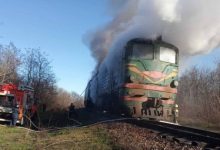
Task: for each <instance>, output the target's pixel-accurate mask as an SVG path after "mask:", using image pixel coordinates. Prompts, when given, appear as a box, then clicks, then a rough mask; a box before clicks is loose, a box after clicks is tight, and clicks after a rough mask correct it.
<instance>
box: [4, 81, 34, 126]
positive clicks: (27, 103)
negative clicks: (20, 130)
mask: <svg viewBox="0 0 220 150" xmlns="http://www.w3.org/2000/svg"><path fill="white" fill-rule="evenodd" d="M33 95H34V89H33V88H32V87H29V86H23V85H19V86H17V85H15V84H1V85H0V121H4V122H10V121H11V119H12V109H13V107H18V110H19V113H18V121H17V123H18V124H20V125H23V124H24V119H25V118H24V116H25V115H24V114H27V113H28V112H29V110H30V108H31V105H32V104H33V103H34V99H33Z"/></svg>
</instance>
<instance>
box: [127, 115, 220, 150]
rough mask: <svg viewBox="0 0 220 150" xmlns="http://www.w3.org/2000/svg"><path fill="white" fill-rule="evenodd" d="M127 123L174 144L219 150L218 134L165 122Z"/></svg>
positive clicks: (144, 121) (129, 121)
mask: <svg viewBox="0 0 220 150" xmlns="http://www.w3.org/2000/svg"><path fill="white" fill-rule="evenodd" d="M126 122H127V123H131V124H135V125H137V126H139V127H144V128H148V129H152V130H154V131H156V132H159V133H160V135H161V136H162V137H163V138H172V139H173V140H174V141H176V142H180V143H185V144H186V143H187V144H191V145H193V146H199V145H200V146H201V145H202V146H203V147H204V148H206V149H219V150H220V134H218V133H214V132H210V131H205V130H200V129H195V128H190V127H185V126H181V125H176V124H169V123H165V122H155V121H148V120H137V119H133V120H131V119H130V120H126Z"/></svg>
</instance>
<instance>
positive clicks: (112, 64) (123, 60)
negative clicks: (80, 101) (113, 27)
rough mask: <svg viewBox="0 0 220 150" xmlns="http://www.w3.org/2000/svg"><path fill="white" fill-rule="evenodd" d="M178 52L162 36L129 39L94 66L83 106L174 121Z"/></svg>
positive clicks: (175, 116) (176, 107)
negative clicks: (122, 46)
mask: <svg viewBox="0 0 220 150" xmlns="http://www.w3.org/2000/svg"><path fill="white" fill-rule="evenodd" d="M178 55H179V52H178V48H177V47H175V46H174V45H172V44H170V43H167V42H165V41H163V40H162V39H161V38H158V39H155V40H151V39H144V38H137V39H132V40H130V41H129V42H127V44H126V46H125V47H124V48H122V49H121V50H117V52H116V53H113V54H110V55H108V57H106V58H105V59H104V61H103V62H102V63H101V64H100V65H99V67H97V71H96V72H95V73H94V75H93V77H92V78H91V80H90V81H89V83H88V85H87V88H86V93H85V106H86V107H87V108H95V109H100V110H106V111H110V112H113V113H120V114H126V115H128V116H132V117H140V118H146V119H153V120H159V121H168V122H174V123H176V122H177V117H178V105H177V104H176V94H177V86H178Z"/></svg>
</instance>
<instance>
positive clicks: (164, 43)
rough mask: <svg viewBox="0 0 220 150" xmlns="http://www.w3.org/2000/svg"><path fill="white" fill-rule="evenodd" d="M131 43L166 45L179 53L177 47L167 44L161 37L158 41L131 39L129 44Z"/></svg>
mask: <svg viewBox="0 0 220 150" xmlns="http://www.w3.org/2000/svg"><path fill="white" fill-rule="evenodd" d="M129 43H143V44H163V45H166V46H168V47H170V48H173V49H175V50H177V51H178V48H177V47H176V46H174V45H173V44H170V43H167V42H165V41H163V40H162V38H161V37H159V38H157V39H147V38H134V39H131V40H130V41H128V44H129Z"/></svg>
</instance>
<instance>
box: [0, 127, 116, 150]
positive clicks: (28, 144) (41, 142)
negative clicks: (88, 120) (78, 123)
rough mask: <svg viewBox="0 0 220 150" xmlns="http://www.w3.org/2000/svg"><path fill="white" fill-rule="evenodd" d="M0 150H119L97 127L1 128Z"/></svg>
mask: <svg viewBox="0 0 220 150" xmlns="http://www.w3.org/2000/svg"><path fill="white" fill-rule="evenodd" d="M0 149H6V150H7V149H9V150H11V149H12V150H13V149H16V150H17V149H22V150H23V149H74V150H77V149H80V150H81V149H86V150H88V149H95V150H96V149H97V150H99V149H100V150H102V149H106V150H108V149H117V146H115V145H114V144H113V142H111V139H110V138H109V137H108V135H107V134H106V131H105V130H103V129H100V128H96V127H88V128H78V129H64V130H60V131H53V132H32V131H28V130H25V129H21V128H14V127H4V126H0Z"/></svg>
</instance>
